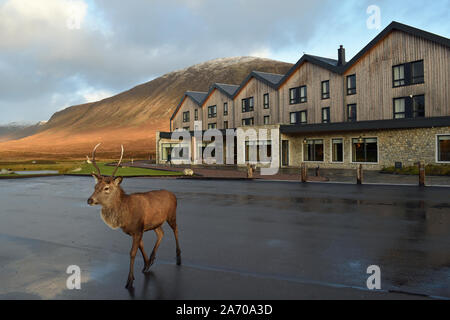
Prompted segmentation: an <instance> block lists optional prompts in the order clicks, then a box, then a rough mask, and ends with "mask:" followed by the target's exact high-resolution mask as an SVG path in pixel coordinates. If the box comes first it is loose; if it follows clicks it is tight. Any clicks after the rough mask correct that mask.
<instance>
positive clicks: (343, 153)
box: [330, 137, 345, 163]
mask: <svg viewBox="0 0 450 320" xmlns="http://www.w3.org/2000/svg"><path fill="white" fill-rule="evenodd" d="M333 140H341V141H342V161H333ZM344 162H345V139H344V137H334V138H331V139H330V163H344Z"/></svg>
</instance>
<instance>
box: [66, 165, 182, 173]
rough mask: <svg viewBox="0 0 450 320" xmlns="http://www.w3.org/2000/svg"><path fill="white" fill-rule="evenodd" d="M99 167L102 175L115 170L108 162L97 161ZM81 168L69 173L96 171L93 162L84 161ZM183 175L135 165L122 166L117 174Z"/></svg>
mask: <svg viewBox="0 0 450 320" xmlns="http://www.w3.org/2000/svg"><path fill="white" fill-rule="evenodd" d="M97 164H98V167H99V168H100V172H101V173H102V175H105V176H109V175H111V174H112V172H113V171H114V168H115V167H114V166H107V165H106V163H100V162H97ZM78 168H81V170H80V171H76V172H68V173H69V174H74V175H86V174H91V173H92V172H96V170H95V168H94V166H93V165H92V164H88V163H84V164H83V165H81V166H79V167H78ZM179 175H182V172H173V171H165V170H155V169H144V168H133V167H121V168H119V169H118V170H117V172H116V176H122V177H127V176H179Z"/></svg>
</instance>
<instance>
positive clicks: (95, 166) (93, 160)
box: [92, 143, 102, 176]
mask: <svg viewBox="0 0 450 320" xmlns="http://www.w3.org/2000/svg"><path fill="white" fill-rule="evenodd" d="M100 145H101V143H99V144H97V145H96V146H95V147H94V151H92V165H93V166H94V168H95V169H97V173H98V175H99V176H101V175H102V174H101V173H100V168H99V167H98V165H97V162H96V161H95V151H96V150H97V148H98V147H99V146H100Z"/></svg>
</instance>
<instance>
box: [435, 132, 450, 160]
mask: <svg viewBox="0 0 450 320" xmlns="http://www.w3.org/2000/svg"><path fill="white" fill-rule="evenodd" d="M440 136H449V137H450V132H449V133H437V134H436V148H435V155H436V159H435V160H436V163H450V161H441V160H439V137H440Z"/></svg>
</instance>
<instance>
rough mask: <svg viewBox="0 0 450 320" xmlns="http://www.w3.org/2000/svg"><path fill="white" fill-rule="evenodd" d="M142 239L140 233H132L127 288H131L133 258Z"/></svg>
mask: <svg viewBox="0 0 450 320" xmlns="http://www.w3.org/2000/svg"><path fill="white" fill-rule="evenodd" d="M141 239H142V233H141V234H137V235H133V245H132V247H131V251H130V272H129V273H128V281H127V284H126V286H125V288H127V289H131V288H133V280H134V258H135V257H136V253H137V251H138V248H139V244H140V242H141Z"/></svg>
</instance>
